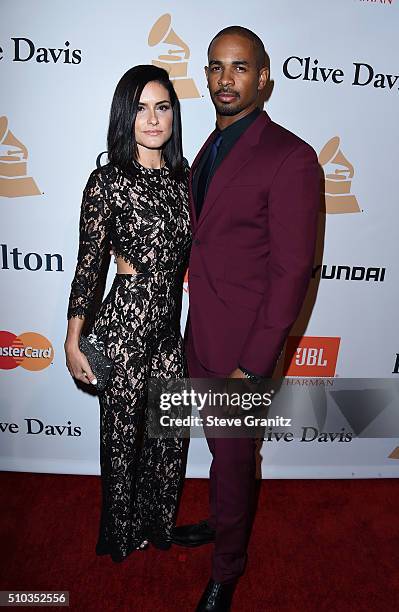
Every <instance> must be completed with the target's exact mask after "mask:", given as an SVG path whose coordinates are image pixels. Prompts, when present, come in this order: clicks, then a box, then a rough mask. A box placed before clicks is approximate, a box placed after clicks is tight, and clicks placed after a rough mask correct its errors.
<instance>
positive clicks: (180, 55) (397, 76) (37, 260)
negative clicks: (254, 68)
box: [0, 0, 399, 478]
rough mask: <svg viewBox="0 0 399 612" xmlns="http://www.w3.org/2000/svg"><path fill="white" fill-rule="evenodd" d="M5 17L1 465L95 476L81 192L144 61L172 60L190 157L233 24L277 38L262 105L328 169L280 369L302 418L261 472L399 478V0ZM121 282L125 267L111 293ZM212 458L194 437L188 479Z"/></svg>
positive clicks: (278, 440) (208, 116)
mask: <svg viewBox="0 0 399 612" xmlns="http://www.w3.org/2000/svg"><path fill="white" fill-rule="evenodd" d="M0 11H1V20H0V79H1V100H0V117H1V118H0V214H1V231H0V262H1V265H0V273H1V295H2V298H1V316H0V330H1V331H0V384H1V405H0V469H3V470H16V471H33V472H57V473H82V474H98V473H99V407H98V401H97V398H96V396H93V395H90V394H88V393H86V392H84V391H82V390H80V389H78V388H77V387H76V385H75V383H74V381H73V379H72V378H71V377H70V375H69V373H68V371H67V369H66V367H65V357H64V351H63V343H64V338H65V331H66V309H67V301H68V296H69V290H70V283H71V280H72V276H73V273H74V269H75V265H76V256H77V249H78V221H79V212H80V201H81V194H82V189H83V187H84V185H85V183H86V180H87V177H88V175H89V173H90V172H91V171H92V169H93V168H94V167H95V164H96V158H97V156H98V154H99V153H100V152H101V151H104V150H105V148H106V144H105V143H106V131H107V123H108V117H109V109H110V104H111V99H112V96H113V92H114V89H115V86H116V83H117V82H118V80H119V78H120V77H121V75H122V74H123V73H124V72H125V71H126V70H127V69H128V68H130V67H131V66H133V65H135V64H156V65H159V66H163V67H165V68H166V69H167V70H168V71H169V73H170V75H171V77H172V78H173V80H174V84H175V88H176V91H177V93H178V95H179V97H180V100H181V105H182V114H183V128H184V134H183V136H184V153H185V156H186V157H187V158H188V160H189V161H190V162H192V160H193V159H194V156H195V154H196V152H197V151H198V149H199V147H200V145H201V144H202V143H203V141H204V139H205V138H206V137H207V135H208V134H209V132H210V131H211V130H212V129H213V127H214V121H215V117H214V110H213V107H212V104H211V102H210V99H209V97H208V90H207V87H206V81H205V76H204V69H203V68H204V65H205V64H206V50H207V47H208V43H209V41H210V40H211V38H212V37H213V36H214V35H215V33H216V32H217V31H218V30H220V29H221V28H223V27H226V26H228V25H233V24H234V25H243V26H246V27H248V28H250V29H252V30H254V31H255V32H256V33H257V34H258V35H259V36H260V37H261V38H262V39H263V41H264V43H265V47H266V49H267V52H268V55H269V57H270V66H271V77H270V97H269V99H268V101H267V103H266V104H265V109H266V110H267V112H268V113H269V114H270V116H271V117H272V119H274V121H276V122H278V123H280V124H282V125H284V126H285V127H286V128H288V129H289V130H291V131H293V132H295V133H297V134H298V135H299V136H301V137H302V138H303V139H304V140H306V141H307V142H309V143H310V144H311V145H312V146H313V147H314V149H315V150H316V151H317V153H318V156H319V163H320V168H321V176H322V177H323V180H321V193H320V196H321V197H320V202H321V204H320V216H319V218H320V231H319V242H318V247H317V253H316V258H315V262H314V269H313V278H312V281H311V284H310V287H309V292H308V296H307V300H306V303H305V305H304V308H303V311H302V312H301V315H300V316H299V318H298V321H297V322H296V324H295V326H294V327H293V329H292V330H291V333H290V337H289V338H288V341H287V345H286V348H285V351H284V352H283V354H282V357H281V362H280V364H279V366H278V367H279V368H280V370H279V371H280V373H281V374H284V376H285V378H284V382H283V385H282V388H283V392H282V393H281V395H280V396H279V398H276V400H278V401H280V402H282V403H281V404H280V406H283V405H284V408H285V410H286V411H287V410H288V408H287V407H288V406H289V407H291V409H292V415H293V417H294V418H295V419H296V421H295V422H296V424H297V425H298V424H299V425H300V426H301V427H300V430H299V431H296V432H295V435H294V436H292V439H291V438H290V436H288V437H287V436H286V437H285V438H284V437H281V436H280V437H279V436H276V435H274V430H272V429H270V430H268V431H267V432H266V434H267V435H265V441H264V443H263V446H262V448H261V449H260V454H259V458H260V461H259V469H260V474H262V475H263V477H279V478H281V477H282V478H285V477H287V478H290V477H298V478H301V477H305V478H309V477H310V478H311V477H317V478H323V477H328V478H330V477H336V478H340V477H378V476H385V477H393V476H397V475H398V473H399V433H398V431H397V429H398V407H399V394H398V392H397V387H398V385H397V381H398V380H399V338H398V325H397V302H398V277H399V275H398V272H399V263H398V246H397V244H398V178H397V177H398V171H397V163H398V158H399V123H398V103H399V54H398V43H397V31H398V26H399V0H386V1H383V0H379V1H377V0H374V1H371V0H369V1H366V0H299V1H298V0H286V1H285V2H272V1H271V0H270V1H269V0H265V1H262V2H261V1H259V0H247V2H245V3H243V2H238V1H237V0H230V1H229V2H224V1H223V0H222V1H220V2H217V3H214V2H211V1H210V0H204V1H203V2H201V3H198V2H194V1H192V0H190V1H185V2H183V1H177V0H170V1H165V0H154V1H153V2H151V3H150V4H148V5H146V6H144V5H142V4H140V3H136V2H133V1H132V0H114V2H112V3H110V2H106V1H105V0H87V1H86V2H80V1H79V0H70V1H69V2H66V3H62V2H53V1H51V0H35V1H33V2H30V1H23V0H21V1H20V2H12V1H11V0H3V2H2V3H1V7H0ZM114 274H115V265H114V263H113V262H112V261H111V264H110V269H109V272H108V279H107V288H106V291H107V290H108V288H109V286H110V283H111V282H112V277H113V275H114ZM182 291H183V312H182V328H183V327H184V324H185V320H186V316H187V310H188V305H189V288H188V284H187V282H185V284H184V286H183V287H182ZM210 316H211V314H210ZM277 406H278V404H277ZM209 460H210V455H209V452H208V449H207V445H206V442H205V440H204V439H203V438H194V439H193V440H192V442H191V445H190V453H189V461H188V468H187V473H188V475H189V476H194V477H204V476H207V474H208V468H209Z"/></svg>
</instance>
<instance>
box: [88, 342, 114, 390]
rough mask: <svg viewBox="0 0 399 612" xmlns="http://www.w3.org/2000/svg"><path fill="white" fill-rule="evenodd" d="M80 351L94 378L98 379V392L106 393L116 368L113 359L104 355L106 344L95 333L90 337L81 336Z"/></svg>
mask: <svg viewBox="0 0 399 612" xmlns="http://www.w3.org/2000/svg"><path fill="white" fill-rule="evenodd" d="M79 349H80V350H81V351H82V353H83V354H84V355H85V357H86V359H87V361H88V362H89V365H90V367H91V369H92V372H93V374H94V376H95V377H96V378H97V385H96V387H97V389H98V391H104V389H105V387H106V386H107V384H108V380H109V377H110V375H111V372H112V370H113V367H114V364H113V361H112V359H110V358H109V357H107V355H105V353H104V343H103V342H101V340H99V339H98V338H97V336H96V335H95V334H93V333H92V334H89V335H88V336H83V334H81V335H80V338H79Z"/></svg>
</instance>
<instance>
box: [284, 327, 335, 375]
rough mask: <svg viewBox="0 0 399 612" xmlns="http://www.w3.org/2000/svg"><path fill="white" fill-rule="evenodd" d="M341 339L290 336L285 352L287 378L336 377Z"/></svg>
mask: <svg viewBox="0 0 399 612" xmlns="http://www.w3.org/2000/svg"><path fill="white" fill-rule="evenodd" d="M340 340H341V338H330V337H318V336H290V337H289V338H288V340H287V348H286V350H285V361H284V371H285V373H286V375H287V376H306V377H314V376H324V377H330V376H335V368H336V365H337V358H338V351H339V343H340Z"/></svg>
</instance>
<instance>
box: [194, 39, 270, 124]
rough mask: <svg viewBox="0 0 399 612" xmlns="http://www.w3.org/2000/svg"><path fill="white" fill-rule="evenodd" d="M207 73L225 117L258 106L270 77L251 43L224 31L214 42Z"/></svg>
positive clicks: (220, 112)
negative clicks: (258, 99) (262, 90)
mask: <svg viewBox="0 0 399 612" xmlns="http://www.w3.org/2000/svg"><path fill="white" fill-rule="evenodd" d="M205 73H206V76H207V79H208V87H209V92H210V95H211V99H212V102H213V104H214V105H215V107H216V111H217V113H218V114H219V115H225V116H233V115H238V114H239V113H241V112H242V111H244V110H246V109H251V110H252V108H255V106H256V103H257V98H258V93H259V91H260V90H261V89H263V87H264V86H265V85H266V82H267V78H268V70H267V69H266V68H259V67H258V66H257V63H256V52H255V48H254V46H253V44H252V42H251V41H250V40H248V39H247V38H244V37H242V36H239V35H237V34H225V35H222V36H219V37H218V38H217V39H216V40H215V41H214V42H213V44H212V46H211V48H210V50H209V57H208V66H206V67H205Z"/></svg>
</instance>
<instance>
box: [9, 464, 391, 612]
mask: <svg viewBox="0 0 399 612" xmlns="http://www.w3.org/2000/svg"><path fill="white" fill-rule="evenodd" d="M207 484H208V483H207V481H205V480H188V481H187V482H186V486H185V491H184V494H183V499H182V505H181V511H180V516H179V523H182V522H186V521H196V520H197V519H200V518H204V517H205V515H206V512H207V496H208V487H207ZM0 486H1V491H2V511H1V527H0V536H1V549H2V561H1V584H0V589H1V590H9V589H15V590H24V589H31V590H69V592H70V609H73V610H84V611H89V610H93V611H94V610H95V611H103V610H118V611H119V610H121V611H127V610H129V611H139V612H150V611H151V612H153V611H160V612H172V611H173V612H175V611H178V612H190V611H193V610H194V609H195V605H196V602H197V599H198V597H199V595H200V593H201V592H202V589H203V587H204V585H205V583H206V582H207V579H208V575H209V559H210V553H211V548H212V546H211V545H208V546H205V547H201V548H198V549H182V548H178V547H172V549H171V550H170V551H168V552H160V551H156V550H155V549H153V548H150V549H148V550H147V551H144V552H137V553H133V554H132V555H131V556H130V557H129V558H128V559H127V560H125V561H124V562H123V563H120V564H114V563H113V562H112V561H111V560H110V559H109V557H96V556H95V553H94V547H95V543H96V536H97V528H98V525H97V522H98V512H99V499H100V481H99V478H98V477H94V476H63V475H49V474H26V473H12V472H3V473H1V474H0ZM398 502H399V482H398V481H397V480H353V481H345V480H338V481H334V480H308V481H306V480H271V481H270V480H269V481H264V482H263V483H262V488H261V494H260V499H259V506H258V513H257V517H256V522H255V526H254V531H253V534H252V539H251V545H250V549H249V562H248V568H247V572H246V574H245V576H244V577H243V578H242V579H241V581H240V583H239V586H238V589H237V592H236V596H235V599H234V605H233V611H243V612H266V611H271V612H279V611H290V612H291V611H292V612H294V611H295V612H297V611H299V612H301V611H302V610H306V611H308V612H312V611H316V610H317V611H318V612H319V611H329V612H344V611H345V612H346V611H349V610H350V611H354V612H361V611H364V612H370V611H372V612H379V611H384V612H391V611H392V612H393V611H395V610H399V509H398V505H399V504H398ZM53 609H54V608H53ZM57 609H65V608H57Z"/></svg>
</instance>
